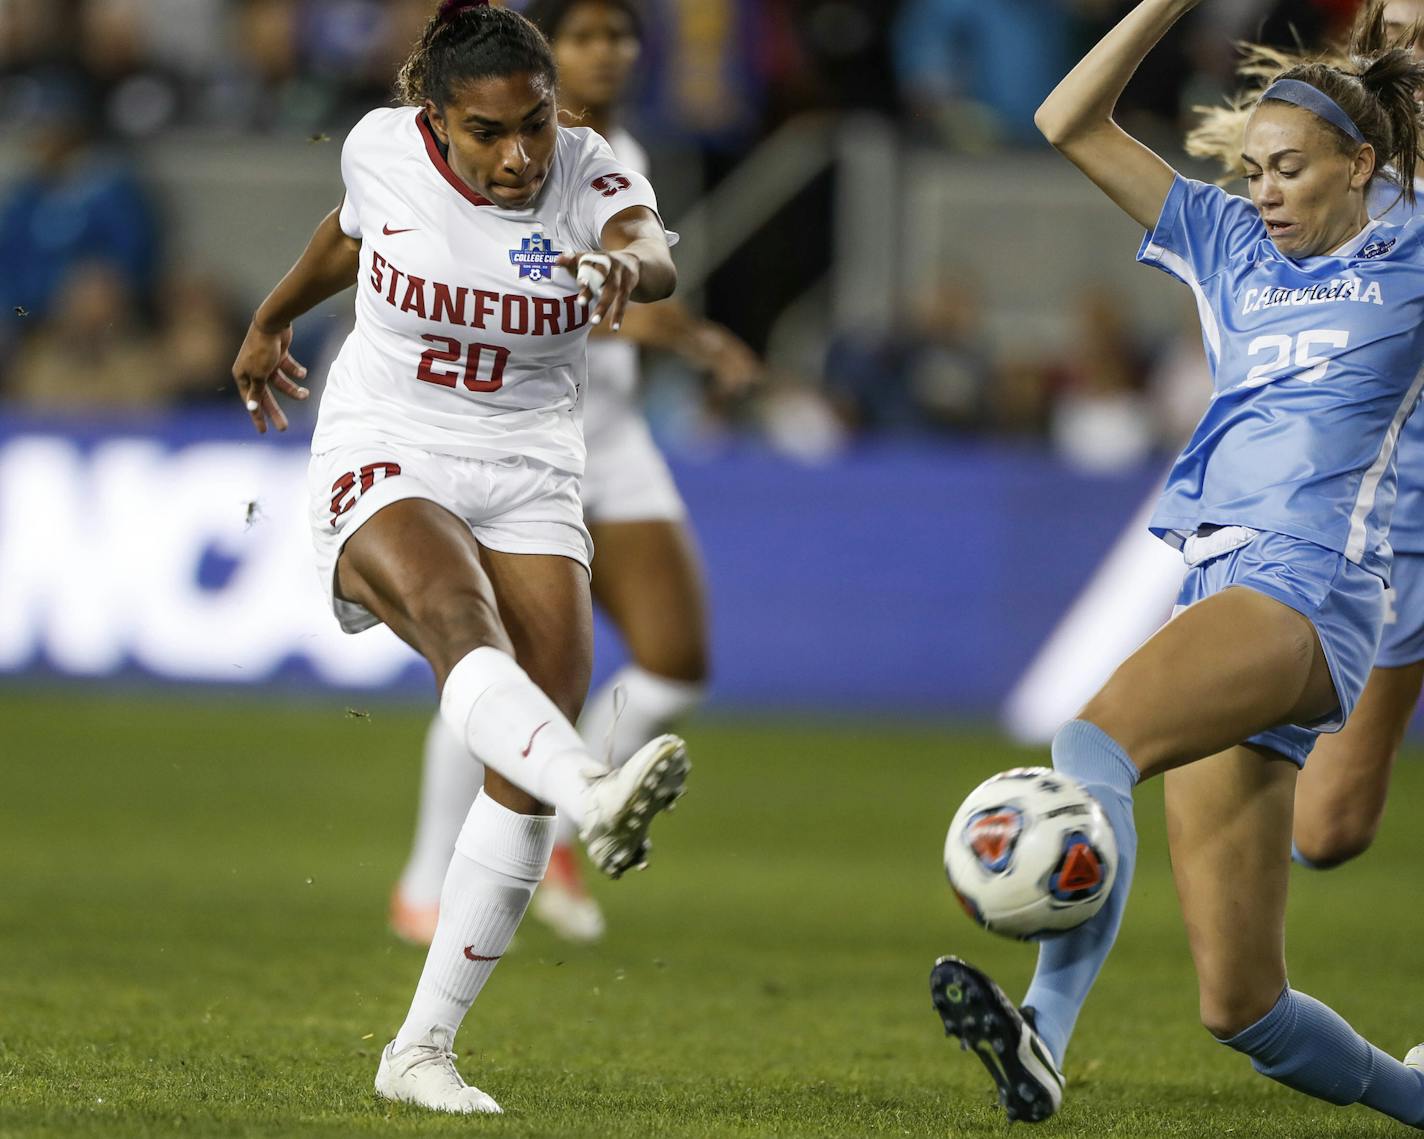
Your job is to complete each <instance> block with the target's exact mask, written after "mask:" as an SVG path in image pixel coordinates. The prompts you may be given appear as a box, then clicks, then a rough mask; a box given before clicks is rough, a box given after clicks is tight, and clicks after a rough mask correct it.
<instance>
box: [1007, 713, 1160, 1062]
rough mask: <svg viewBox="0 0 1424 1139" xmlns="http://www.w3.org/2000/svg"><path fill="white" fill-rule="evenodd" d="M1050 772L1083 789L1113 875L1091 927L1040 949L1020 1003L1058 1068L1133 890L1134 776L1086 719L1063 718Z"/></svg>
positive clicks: (1086, 925)
mask: <svg viewBox="0 0 1424 1139" xmlns="http://www.w3.org/2000/svg"><path fill="white" fill-rule="evenodd" d="M1053 767H1054V770H1056V771H1061V772H1063V774H1064V775H1071V776H1072V777H1073V778H1074V779H1076V780H1077V781H1078V782H1079V783H1081V784H1082V785H1083V786H1084V787H1086V788H1087V789H1088V791H1089V792H1090V793H1091V794H1092V796H1093V798H1094V799H1096V800H1097V801H1098V803H1099V805H1100V806H1101V807H1102V808H1103V813H1104V814H1106V815H1107V817H1108V822H1109V824H1111V826H1112V829H1113V837H1114V838H1116V839H1117V877H1116V878H1115V879H1114V880H1113V887H1112V892H1111V893H1109V894H1108V899H1107V901H1106V902H1105V903H1104V904H1103V908H1102V909H1101V910H1099V911H1098V912H1097V914H1095V915H1094V916H1093V919H1092V920H1091V921H1088V922H1085V923H1084V924H1083V925H1080V926H1079V927H1078V928H1077V929H1075V930H1073V931H1071V932H1070V933H1066V934H1064V935H1063V936H1062V937H1055V938H1053V939H1052V940H1050V941H1045V942H1043V943H1042V944H1041V945H1040V946H1039V948H1038V967H1037V968H1036V969H1035V970H1034V973H1033V981H1032V983H1031V984H1030V985H1029V988H1028V994H1027V995H1026V996H1025V997H1024V999H1023V1003H1024V1004H1026V1005H1032V1006H1033V1010H1034V1013H1035V1015H1036V1017H1037V1020H1036V1021H1035V1024H1036V1026H1037V1028H1038V1034H1039V1035H1040V1036H1041V1037H1043V1042H1044V1043H1045V1044H1046V1045H1048V1050H1049V1051H1050V1052H1052V1053H1053V1058H1054V1059H1055V1060H1057V1061H1058V1063H1059V1065H1060V1066H1061V1065H1062V1063H1063V1054H1064V1053H1065V1052H1066V1051H1067V1050H1068V1038H1069V1037H1070V1036H1072V1035H1073V1025H1074V1024H1076V1023H1077V1021H1078V1013H1079V1012H1081V1011H1082V1009H1083V1002H1084V1001H1085V1000H1087V999H1088V991H1089V990H1090V989H1091V988H1092V987H1093V982H1094V981H1095V980H1097V977H1098V971H1099V970H1100V969H1102V967H1103V962H1104V961H1106V960H1107V957H1108V953H1109V952H1110V951H1111V950H1112V947H1113V942H1114V941H1116V940H1117V931H1118V927H1119V926H1121V925H1122V911H1123V909H1124V908H1125V907H1126V905H1127V895H1128V891H1129V890H1130V889H1131V888H1132V870H1133V867H1134V866H1135V865H1136V863H1137V825H1136V824H1135V823H1134V822H1133V820H1132V789H1133V787H1134V786H1135V785H1136V784H1137V776H1138V771H1137V767H1136V765H1134V764H1133V762H1132V760H1130V759H1128V757H1127V752H1125V751H1123V750H1122V748H1121V747H1119V746H1118V744H1117V741H1116V740H1114V739H1113V738H1112V737H1111V736H1109V735H1108V734H1107V733H1106V732H1104V731H1103V730H1102V729H1101V728H1099V727H1098V726H1097V725H1095V724H1090V723H1088V722H1087V721H1086V720H1069V721H1068V723H1066V724H1064V725H1063V727H1061V728H1060V729H1059V730H1058V734H1057V735H1056V736H1054V737H1053Z"/></svg>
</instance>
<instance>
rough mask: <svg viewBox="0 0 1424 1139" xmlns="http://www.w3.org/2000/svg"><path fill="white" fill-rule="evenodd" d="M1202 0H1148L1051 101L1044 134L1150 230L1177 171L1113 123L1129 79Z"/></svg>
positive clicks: (1042, 119)
mask: <svg viewBox="0 0 1424 1139" xmlns="http://www.w3.org/2000/svg"><path fill="white" fill-rule="evenodd" d="M1198 2H1199V0H1142V3H1140V4H1138V5H1137V7H1136V8H1134V9H1133V10H1132V11H1131V12H1129V13H1128V14H1127V15H1126V16H1125V17H1123V19H1122V20H1121V21H1120V22H1119V23H1118V24H1117V26H1116V27H1114V28H1113V29H1112V31H1110V32H1108V34H1107V35H1105V36H1104V37H1103V38H1102V40H1100V41H1099V42H1098V44H1097V46H1096V47H1094V48H1093V50H1092V51H1090V52H1088V54H1087V55H1085V56H1084V57H1083V59H1082V60H1081V61H1080V62H1079V64H1078V66H1077V67H1075V68H1073V70H1072V71H1070V72H1069V73H1068V75H1067V76H1066V77H1065V78H1064V79H1063V81H1062V82H1061V83H1059V84H1058V86H1057V87H1055V88H1054V89H1053V91H1052V92H1051V93H1050V94H1049V96H1048V98H1047V99H1045V100H1044V101H1043V105H1042V106H1041V107H1039V108H1038V112H1037V113H1036V114H1035V115H1034V123H1035V124H1036V125H1037V126H1038V129H1039V130H1040V131H1042V132H1043V136H1044V138H1046V139H1048V141H1049V142H1050V143H1051V144H1052V145H1053V147H1054V148H1055V149H1056V150H1058V151H1060V152H1061V153H1062V154H1063V156H1064V157H1065V158H1067V159H1068V160H1069V161H1070V162H1072V163H1073V164H1074V165H1075V166H1077V167H1078V168H1079V169H1080V170H1082V171H1083V173H1084V174H1086V175H1087V176H1088V177H1089V178H1091V179H1092V180H1093V181H1094V182H1095V183H1096V184H1097V185H1098V187H1099V188H1100V189H1102V191H1103V192H1104V193H1105V194H1107V196H1108V197H1110V198H1111V199H1112V200H1113V201H1114V202H1116V203H1117V204H1118V205H1119V206H1121V207H1122V208H1123V210H1124V211H1126V213H1127V214H1128V216H1130V217H1131V218H1132V219H1133V220H1134V221H1136V222H1137V223H1138V224H1139V225H1141V226H1142V227H1143V228H1144V229H1151V228H1152V227H1153V226H1155V225H1156V224H1157V217H1158V215H1159V214H1160V213H1161V212H1162V204H1163V202H1165V201H1166V200H1167V192H1168V191H1169V190H1170V189H1171V188H1172V181H1173V179H1174V178H1175V177H1176V171H1174V170H1173V169H1172V168H1171V167H1170V166H1168V165H1167V163H1165V162H1163V161H1162V159H1161V158H1159V157H1158V156H1157V155H1156V154H1154V153H1153V152H1152V151H1151V150H1149V149H1148V148H1147V147H1145V146H1143V145H1142V143H1140V142H1138V141H1137V139H1135V138H1133V137H1132V136H1131V135H1130V134H1128V133H1127V132H1126V131H1125V130H1123V129H1122V128H1121V127H1120V126H1118V125H1117V123H1116V122H1114V121H1113V117H1112V116H1113V110H1114V109H1115V108H1116V106H1117V101H1118V98H1119V97H1120V96H1121V95H1122V92H1123V89H1124V88H1125V87H1126V86H1127V84H1128V80H1130V79H1131V78H1132V76H1133V73H1134V72H1135V71H1136V70H1137V68H1138V65H1139V64H1141V63H1142V61H1143V60H1144V59H1145V58H1147V53H1148V52H1150V51H1151V50H1152V48H1153V47H1154V46H1156V44H1157V41H1158V40H1160V39H1161V38H1162V37H1163V36H1164V35H1165V34H1166V33H1167V31H1168V29H1170V28H1171V27H1172V25H1173V24H1175V23H1176V22H1177V21H1178V20H1180V19H1181V18H1182V17H1183V16H1184V15H1186V14H1187V13H1188V12H1190V11H1191V10H1192V9H1193V8H1195V7H1196V6H1197V3H1198Z"/></svg>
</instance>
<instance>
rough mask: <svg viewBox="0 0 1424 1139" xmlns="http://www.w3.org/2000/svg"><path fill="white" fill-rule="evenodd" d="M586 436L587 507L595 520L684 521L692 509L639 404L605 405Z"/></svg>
mask: <svg viewBox="0 0 1424 1139" xmlns="http://www.w3.org/2000/svg"><path fill="white" fill-rule="evenodd" d="M589 426H590V425H589V423H588V421H587V420H586V421H585V424H584V427H585V432H584V435H585V442H586V443H587V445H588V462H587V466H586V469H585V470H584V475H583V511H584V517H585V518H587V519H588V521H590V522H594V523H597V522H661V521H668V522H680V521H681V520H682V519H683V518H684V517H686V515H687V508H686V507H685V506H684V505H683V502H682V496H681V495H680V494H678V493H677V484H676V483H675V482H673V480H672V472H671V471H669V470H668V468H667V463H666V462H664V461H663V457H662V454H661V453H660V452H659V451H658V447H657V444H656V443H654V442H653V437H652V434H651V433H650V432H649V431H648V425H647V424H646V423H645V422H643V416H642V414H641V413H640V412H639V411H638V409H637V407H636V405H633V404H629V403H622V402H621V401H620V403H619V406H617V407H605V408H601V409H600V411H599V414H598V418H597V422H596V423H595V424H594V425H593V429H592V430H589Z"/></svg>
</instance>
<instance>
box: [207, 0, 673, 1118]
mask: <svg viewBox="0 0 1424 1139" xmlns="http://www.w3.org/2000/svg"><path fill="white" fill-rule="evenodd" d="M555 76H556V72H555V66H554V61H553V57H552V54H551V53H550V51H549V47H548V44H547V43H546V42H545V40H544V38H543V36H541V35H540V34H539V32H538V30H537V29H536V28H534V26H533V25H531V24H530V23H529V22H528V21H527V20H525V19H524V18H523V17H521V16H518V15H516V14H515V13H513V12H509V11H505V10H502V9H495V8H489V7H487V6H485V5H484V4H483V3H471V2H469V0H446V2H445V3H443V4H442V5H441V6H440V9H439V11H438V12H437V13H436V14H435V15H434V16H433V17H432V18H431V20H430V22H429V24H428V25H427V27H426V29H425V32H424V34H423V36H422V38H421V41H420V43H419V44H418V45H417V46H416V48H415V49H414V51H413V52H412V54H411V56H410V58H409V60H408V61H407V63H406V65H405V67H404V68H403V69H402V72H401V77H400V89H401V95H402V98H403V101H404V102H405V103H406V104H407V105H406V106H404V107H399V108H394V109H384V110H378V111H373V112H371V113H370V114H369V115H367V116H366V117H365V118H364V119H363V120H362V121H361V122H360V123H359V124H358V125H357V126H356V127H355V128H354V129H353V130H352V132H351V134H350V135H349V136H348V138H347V140H346V143H345V146H344V148H343V150H342V156H341V168H342V177H343V181H344V182H345V184H346V198H345V201H344V202H343V203H342V205H341V207H340V209H338V210H334V211H332V213H331V214H329V215H328V216H327V218H326V219H325V220H324V221H323V222H322V223H321V224H320V225H319V226H318V227H317V231H316V233H315V235H314V236H313V237H312V240H311V242H310V243H309V245H308V246H307V249H306V251H305V252H304V253H303V254H302V256H301V258H300V260H299V261H298V262H297V264H296V265H295V266H294V267H293V268H292V269H291V270H290V271H289V272H288V273H287V275H286V276H285V277H284V278H283V279H282V281H281V282H280V283H279V284H278V285H277V287H276V288H275V289H274V290H273V291H272V293H271V294H270V295H269V296H268V297H267V299H266V300H265V301H263V302H262V304H261V306H259V308H258V310H257V313H256V315H255V316H254V317H253V321H252V325H251V327H250V328H249V330H248V333H247V337H246V339H245V341H244V342H243V345H242V348H241V351H240V353H239V355H238V358H237V362H236V363H235V364H234V366H233V374H234V376H235V378H236V379H237V381H238V386H239V390H240V391H241V393H242V396H243V399H244V400H246V401H247V408H248V410H249V412H250V413H251V415H252V420H253V422H254V424H255V425H256V427H257V429H258V430H259V431H265V430H266V429H267V426H268V425H269V424H272V425H275V426H276V427H277V428H279V429H281V428H284V427H285V426H286V420H285V417H284V416H283V414H282V411H281V409H280V408H279V407H278V405H277V401H276V398H275V392H284V393H286V394H288V395H293V396H296V397H297V398H303V397H304V395H305V392H304V390H303V389H301V388H299V387H298V385H297V382H296V381H297V380H298V379H299V378H300V371H301V370H300V368H299V367H298V366H297V365H296V364H295V362H294V361H292V360H291V359H290V357H289V356H288V355H287V347H288V345H289V343H290V339H291V322H292V321H293V320H294V319H295V318H296V317H298V316H300V315H301V314H302V313H304V312H306V311H308V310H309V309H310V308H311V307H312V306H314V305H315V304H317V303H318V302H320V301H321V300H323V299H325V298H326V297H329V296H332V295H334V294H335V293H338V292H340V291H341V290H343V289H345V288H347V287H349V286H351V285H352V284H355V285H356V286H357V293H356V326H355V329H354V331H353V332H352V334H351V336H350V337H349V338H348V339H347V341H346V343H345V345H344V346H343V348H342V350H341V353H340V355H339V356H338V358H337V360H336V362H335V363H334V364H333V366H332V369H331V375H330V377H329V380H328V383H327V388H326V392H325V394H324V396H323V399H322V406H321V411H320V415H319V417H318V421H317V428H316V433H315V435H314V437H313V441H312V452H313V454H312V462H311V468H310V469H311V483H310V485H311V494H312V515H313V516H312V529H313V536H314V540H315V544H316V548H317V560H318V569H319V572H320V573H321V576H322V580H323V584H324V586H325V587H326V588H328V589H329V590H330V591H331V598H332V606H333V609H334V611H335V613H336V615H337V617H338V619H339V620H340V622H341V624H342V627H343V628H345V629H346V630H347V631H350V632H355V631H357V630H360V629H363V628H367V627H369V626H371V625H374V624H376V623H378V622H384V623H385V624H387V625H388V626H390V628H391V629H392V630H393V631H394V632H395V633H397V634H398V635H399V636H400V637H401V638H402V639H403V640H405V641H406V642H407V643H409V644H410V645H411V646H412V647H414V648H415V649H416V650H417V651H419V652H420V653H421V654H422V655H423V656H424V657H425V659H426V660H427V661H428V662H429V663H430V665H431V668H432V669H433V670H434V672H435V678H436V682H437V684H438V685H439V688H440V707H441V713H442V715H443V716H444V717H445V718H446V720H447V721H448V722H449V723H450V725H451V727H452V729H453V730H454V731H455V732H456V733H457V734H458V735H459V736H460V738H462V739H463V740H464V742H465V744H466V746H467V748H468V750H469V752H470V753H471V754H472V755H474V756H478V757H479V759H480V760H481V761H482V762H483V763H484V765H485V784H484V789H483V791H482V792H481V793H480V795H479V796H478V797H477V798H476V799H475V801H474V804H473V806H471V808H470V811H469V815H468V818H467V819H466V822H465V825H464V827H463V828H462V830H461V832H460V835H459V837H458V838H457V840H456V842H455V852H454V855H453V857H452V858H451V859H450V865H449V869H448V872H447V874H446V877H445V883H444V890H443V893H442V896H441V906H440V921H439V926H438V928H437V929H436V932H435V937H434V940H433V942H432V944H431V948H430V952H429V955H428V956H427V958H426V963H425V968H424V970H423V972H422V974H421V977H420V981H419V983H418V985H417V987H416V992H415V997H414V999H413V1001H412V1003H411V1006H410V1011H409V1013H408V1014H407V1017H406V1020H405V1023H404V1024H402V1026H401V1028H400V1030H399V1032H398V1033H397V1034H396V1037H395V1039H394V1040H392V1041H391V1043H390V1044H388V1045H387V1046H386V1048H385V1049H384V1050H383V1052H382V1054H381V1061H380V1067H379V1070H378V1072H377V1075H376V1091H377V1093H378V1094H380V1095H381V1096H383V1097H385V1098H388V1099H394V1100H401V1101H406V1102H411V1103H416V1104H419V1105H421V1106H424V1107H427V1108H432V1109H436V1110H441V1111H451V1112H461V1113H464V1112H494V1111H498V1110H499V1107H498V1105H497V1104H496V1103H495V1101H494V1100H493V1099H492V1098H491V1097H490V1096H488V1095H486V1094H485V1093H484V1092H482V1091H480V1090H479V1089H477V1088H472V1087H468V1086H466V1085H465V1083H464V1081H463V1080H462V1079H461V1077H460V1074H459V1072H458V1071H457V1070H456V1068H455V1064H454V1054H453V1052H452V1051H451V1046H452V1044H453V1041H454V1037H455V1033H456V1031H457V1029H458V1028H459V1025H460V1023H461V1021H462V1020H463V1019H464V1016H465V1013H466V1012H467V1011H468V1010H469V1008H470V1006H471V1004H472V1003H473V1002H474V1000H475V997H476V996H477V995H478V993H479V991H480V989H481V988H482V987H483V985H484V983H485V981H486V980H487V979H488V978H489V976H490V973H491V972H492V970H493V969H494V966H495V964H496V963H497V962H498V961H499V959H500V957H502V956H503V955H504V952H505V950H506V948H507V947H508V945H509V942H510V939H511V938H512V937H513V935H514V930H515V928H516V927H517V926H518V924H519V921H520V919H521V918H522V916H523V914H524V911H525V909H526V907H527V906H528V903H529V898H530V896H531V895H532V894H533V892H534V889H535V887H536V886H537V884H538V883H539V880H540V879H541V878H542V877H543V874H544V869H545V867H546V865H547V863H548V859H549V850H550V847H551V844H552V840H553V829H554V819H553V817H552V813H551V808H557V810H558V811H559V812H560V813H562V814H564V815H566V816H568V817H569V818H571V819H573V820H574V821H575V822H576V824H577V825H578V827H579V830H580V834H581V837H582V838H583V840H584V842H585V843H586V844H587V846H588V849H589V852H590V855H591V856H592V857H593V858H594V860H595V861H596V862H597V863H598V865H599V866H600V867H601V868H602V869H603V870H604V871H605V872H607V873H609V874H610V875H612V876H614V877H617V876H618V875H620V874H622V873H623V872H624V871H626V870H628V869H630V868H632V867H635V866H638V865H641V864H642V863H643V862H644V860H645V858H646V856H647V830H648V824H649V822H650V821H651V819H652V817H653V816H654V815H656V814H657V813H658V812H659V811H661V810H663V809H666V808H667V807H669V806H671V805H672V803H673V802H674V801H675V800H676V798H677V796H678V795H680V794H681V792H682V787H683V780H684V778H685V774H686V770H687V760H686V757H685V754H684V751H683V748H682V743H681V741H680V740H678V739H677V738H676V737H673V736H664V737H661V738H659V739H657V740H654V741H652V742H651V743H649V744H648V745H647V746H646V747H645V748H644V749H642V750H641V751H640V752H639V753H638V755H636V756H635V757H634V758H633V759H632V760H630V761H629V762H628V764H627V765H625V766H624V767H623V768H621V769H617V770H614V771H607V770H605V769H604V768H603V766H602V765H601V764H600V763H599V761H598V760H597V759H595V758H594V756H593V755H592V754H591V753H590V751H589V749H588V748H587V747H585V746H584V743H583V741H582V739H581V738H580V737H579V735H578V733H577V732H576V731H575V730H574V728H573V725H572V722H571V721H572V720H573V719H574V718H575V717H576V716H577V714H578V711H579V708H580V705H581V704H582V702H583V698H584V695H585V693H586V691H587V687H588V677H589V668H590V661H591V656H592V644H591V626H592V620H591V610H590V601H589V585H588V563H589V556H590V549H589V542H588V536H587V533H586V531H585V529H584V525H583V519H582V508H581V505H580V502H579V498H578V480H579V476H580V474H581V473H582V467H583V439H582V433H581V432H580V430H579V423H578V403H579V393H580V389H581V387H582V385H583V381H584V339H585V337H586V336H587V330H588V327H589V325H590V323H594V324H596V323H599V322H601V321H604V320H606V321H607V322H608V323H609V324H610V326H612V327H615V328H616V327H617V326H618V324H619V323H620V321H621V319H622V317H623V314H624V311H625V309H626V306H627V303H628V301H629V299H630V298H634V299H637V300H644V301H653V300H659V299H661V298H663V297H665V296H667V295H668V294H669V293H670V292H671V291H672V289H673V286H674V284H675V281H676V271H675V270H674V268H673V264H672V258H671V255H670V254H669V251H668V242H667V236H666V234H665V232H664V230H663V226H662V222H661V221H660V220H659V218H658V215H657V212H656V199H655V197H654V195H653V192H652V188H651V187H650V186H649V185H648V183H647V180H646V179H644V178H643V177H641V176H640V175H638V174H637V173H636V172H634V171H631V170H628V169H626V168H625V167H624V164H623V163H621V162H620V161H619V160H618V159H617V158H615V157H614V155H613V154H612V152H611V151H609V150H608V148H607V145H606V144H605V143H604V142H603V140H602V139H600V138H599V137H598V136H597V135H595V134H593V133H592V132H591V131H588V130H583V129H573V130H570V129H565V128H563V127H560V126H559V125H558V124H557V104H556V99H555ZM572 273H577V283H576V281H575V278H574V276H572V275H571V274H572ZM590 304H592V311H590V307H589V306H590Z"/></svg>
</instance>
